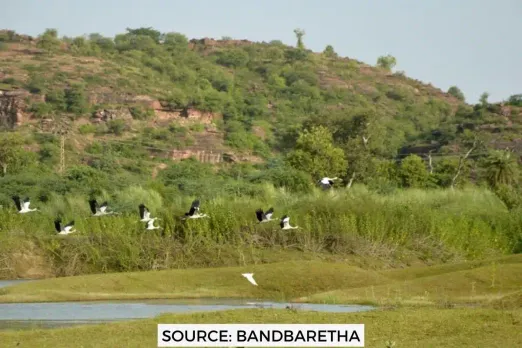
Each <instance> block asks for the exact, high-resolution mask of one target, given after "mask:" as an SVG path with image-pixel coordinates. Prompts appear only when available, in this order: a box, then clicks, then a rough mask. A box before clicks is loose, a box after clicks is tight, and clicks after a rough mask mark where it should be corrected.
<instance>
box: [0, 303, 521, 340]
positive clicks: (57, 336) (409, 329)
mask: <svg viewBox="0 0 522 348" xmlns="http://www.w3.org/2000/svg"><path fill="white" fill-rule="evenodd" d="M158 323H164V324H165V323H178V324H182V323H190V324H199V323H252V324H253V323H303V324H304V323H316V324H320V323H328V324H336V323H339V324H346V323H353V324H355V323H358V324H365V347H392V346H393V347H397V348H399V347H401V348H403V347H404V348H406V347H446V348H451V347H458V348H462V347H470V348H471V347H473V348H477V347H488V348H490V347H499V348H507V347H520V346H521V345H522V311H521V310H502V311H501V310H495V309H466V308H461V309H426V308H421V309H419V308H417V309H396V310H386V311H375V312H366V313H335V314H334V313H314V312H297V313H296V312H293V311H289V310H267V309H248V310H232V311H226V312H211V313H195V314H184V315H162V316H159V317H157V318H154V319H150V320H138V321H132V322H125V323H114V324H104V325H94V326H83V327H76V328H64V329H52V330H32V331H24V332H18V331H3V332H0V340H1V342H2V346H3V347H20V348H23V347H39V348H47V347H48V348H59V347H71V346H75V347H82V348H90V347H93V348H94V347H156V345H157V327H156V325H157V324H158ZM393 343H395V345H392V344H393Z"/></svg>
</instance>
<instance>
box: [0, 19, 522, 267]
mask: <svg viewBox="0 0 522 348" xmlns="http://www.w3.org/2000/svg"><path fill="white" fill-rule="evenodd" d="M296 36H297V38H298V42H297V45H296V47H288V46H285V45H283V44H282V43H281V42H278V41H271V42H269V43H251V42H243V41H235V40H228V39H226V40H218V41H215V40H192V41H190V42H189V41H188V39H187V38H186V37H185V36H184V35H182V34H179V33H160V32H158V31H156V30H154V29H152V28H138V29H127V30H126V33H123V34H120V35H117V36H116V37H114V38H107V37H103V36H102V35H99V34H91V35H89V36H88V37H76V38H68V37H63V38H61V39H60V38H59V37H58V33H57V32H56V31H55V30H47V31H45V33H43V34H42V35H41V36H40V37H39V38H38V39H37V40H36V41H34V40H33V41H31V40H29V39H27V38H26V37H24V36H20V35H18V34H16V33H14V32H10V31H3V32H1V33H0V43H1V46H0V62H1V63H2V65H1V68H0V69H1V73H2V75H1V76H2V80H0V89H2V90H4V91H8V90H19V89H24V90H27V91H28V93H29V94H28V96H27V97H25V98H24V103H25V109H24V113H25V114H26V115H29V116H30V117H29V118H26V119H25V120H24V122H23V123H22V124H21V125H19V126H17V127H11V128H9V127H7V128H6V129H5V130H4V131H2V132H1V133H0V165H1V168H2V171H1V173H0V174H1V177H0V204H1V205H2V206H3V210H2V212H1V214H2V221H1V222H0V224H1V231H0V237H1V238H2V240H3V242H4V243H2V244H1V245H2V248H4V250H7V249H9V250H11V251H13V250H16V248H18V247H19V246H20V244H18V243H29V244H27V245H30V246H27V247H28V248H34V250H39V252H41V253H42V254H44V255H45V257H46V258H47V259H49V258H50V259H52V260H51V261H52V262H53V263H54V265H55V266H56V268H57V271H56V272H55V273H56V274H76V273H79V272H90V271H106V270H134V269H150V268H154V267H171V266H182V265H188V264H190V265H215V264H223V263H227V262H231V263H237V262H239V261H238V260H239V259H240V258H241V257H243V258H244V257H245V256H244V252H245V250H255V249H258V248H263V247H270V248H273V247H277V248H280V247H283V248H290V249H292V248H293V249H296V250H301V251H302V250H307V251H313V252H326V253H333V254H335V253H337V254H343V253H347V252H348V253H356V254H357V253H363V254H364V253H367V255H375V256H376V257H382V258H397V257H398V255H399V254H408V253H414V254H415V257H418V258H420V259H425V260H429V259H437V260H447V259H452V258H476V257H480V256H483V255H486V254H490V253H493V254H494V253H510V252H519V251H520V250H521V244H520V243H521V235H520V231H521V226H520V218H519V217H518V216H519V215H520V214H519V213H520V210H519V209H520V208H519V206H520V204H521V203H522V200H521V198H520V197H521V196H520V194H519V193H520V192H521V191H520V166H519V164H518V156H517V155H516V151H514V150H513V149H512V147H513V144H516V142H515V140H516V139H518V137H519V135H518V134H519V127H520V121H519V118H520V117H518V116H520V114H521V110H522V109H521V108H522V98H521V96H520V95H514V96H511V97H510V98H509V99H508V100H507V101H505V103H504V105H503V106H501V105H497V104H490V103H489V102H488V100H487V99H488V95H487V93H485V94H484V95H483V96H482V98H481V101H480V103H478V104H477V105H468V104H466V103H465V100H464V99H465V98H464V94H463V93H462V92H461V91H460V90H459V89H458V87H456V86H453V87H451V88H450V89H449V90H448V93H443V92H442V91H440V90H437V89H435V88H434V87H432V86H430V85H425V84H422V83H421V82H419V81H416V80H412V79H409V78H407V77H406V76H405V75H404V73H403V72H395V73H392V69H393V67H394V66H395V64H396V59H395V58H394V57H393V56H382V57H380V58H379V59H378V61H377V63H376V67H370V66H368V65H366V64H364V63H361V62H358V61H356V60H353V59H348V58H341V57H338V55H337V54H336V53H335V50H334V48H333V47H332V46H327V47H326V48H325V50H324V52H322V53H314V52H311V51H309V50H307V49H306V47H305V41H306V40H305V37H304V32H303V31H300V30H296ZM143 95H145V96H149V97H150V98H152V100H157V101H159V102H160V104H161V107H162V110H163V111H165V112H174V111H180V110H181V111H183V110H185V111H186V110H189V109H191V110H192V109H194V110H199V111H200V112H208V113H210V114H211V115H213V118H212V123H211V124H203V123H199V122H197V121H196V122H192V123H183V122H180V121H179V119H176V118H174V119H171V120H169V121H168V123H167V124H165V123H162V122H160V121H161V120H159V117H158V114H157V110H155V109H154V108H152V107H151V106H150V105H149V104H143V103H140V102H138V99H139V98H137V96H143ZM129 96H130V97H129ZM506 107H507V108H508V109H507V111H506V109H505V108H506ZM104 110H111V112H113V115H114V117H111V118H109V119H106V120H102V121H100V122H94V116H95V115H98V114H99V113H100V112H105V111H104ZM123 114H125V115H127V116H128V117H127V116H126V117H123V116H122V117H120V116H121V115H123ZM49 124H50V125H51V126H49ZM61 131H65V132H67V138H65V139H66V140H65V141H64V143H63V145H64V146H63V151H62V147H61V145H62V143H61V140H62V138H61V137H60V132H61ZM213 134H218V136H217V137H213ZM205 141H206V142H205ZM499 144H501V145H502V146H503V147H502V149H501V150H498V149H497V148H499V147H500V145H499ZM192 146H199V147H200V148H203V149H204V150H206V151H210V150H213V149H223V151H225V152H228V153H231V154H232V157H233V155H234V154H242V155H247V156H251V157H250V158H252V159H254V158H256V159H261V161H248V160H247V161H244V162H238V161H235V160H234V161H225V162H221V163H218V164H210V163H200V162H198V161H196V160H194V159H188V160H183V161H177V162H173V161H171V160H170V158H169V156H170V153H171V150H173V149H186V148H191V147H192ZM510 146H511V149H510V148H509V147H510ZM505 147H508V149H507V150H504V149H503V148H505ZM62 155H63V156H62ZM62 159H65V160H62ZM62 165H63V167H62ZM322 176H330V177H333V176H338V177H340V178H342V179H343V181H342V182H341V184H340V185H339V186H341V187H342V186H347V188H346V189H340V191H337V193H336V195H337V196H335V195H334V196H329V195H327V194H320V193H318V192H317V191H316V190H315V189H314V188H313V186H314V183H315V182H316V181H317V179H318V178H320V177H322ZM471 186H474V187H475V188H470V187H471ZM466 187H468V188H467V189H466ZM447 188H451V189H455V190H449V191H448V190H444V189H447ZM279 189H281V191H278V190H279ZM358 190H359V191H358ZM361 190H362V192H364V194H363V193H360V192H361ZM404 190H406V191H404ZM408 190H409V191H408ZM423 190H424V191H423ZM488 190H491V191H492V192H493V193H490V191H488ZM13 194H19V195H21V196H26V195H27V196H30V197H32V204H33V205H34V206H39V207H45V208H43V209H44V211H43V212H42V213H40V214H44V215H43V216H46V218H44V219H42V217H41V216H42V215H40V216H39V217H38V216H36V215H33V216H23V217H21V216H15V215H13V208H12V201H11V198H10V197H11V196H12V195H13ZM419 195H420V196H421V197H422V198H419ZM63 196H65V199H63ZM88 197H96V198H98V199H108V200H109V201H110V202H111V204H112V206H113V207H114V209H119V210H120V211H122V212H126V213H128V214H134V216H137V215H136V207H137V204H139V203H141V202H144V203H146V204H148V205H149V206H150V207H151V208H152V209H154V210H155V211H158V213H159V214H160V215H161V216H163V217H164V221H163V222H162V224H163V225H164V226H165V227H166V229H165V231H164V232H163V234H162V235H156V234H153V233H152V234H147V235H146V234H143V233H142V232H140V231H141V229H142V226H141V225H136V224H135V223H134V221H135V220H136V219H135V217H126V216H122V217H113V218H108V219H107V220H103V221H106V222H100V221H101V220H100V221H95V220H88V219H85V220H82V219H80V217H81V216H87V215H88V211H87V207H88V206H87V204H86V201H87V198H88ZM194 197H198V198H200V199H202V202H203V208H202V209H204V210H208V213H209V214H210V215H211V219H210V220H208V221H207V222H196V224H195V227H187V226H185V225H182V224H180V223H179V221H177V220H176V219H175V218H174V217H173V214H177V215H179V214H182V213H183V212H184V210H185V209H187V208H188V204H189V203H190V200H191V199H192V198H194ZM225 203H226V204H225ZM268 205H274V208H276V212H277V214H276V215H278V214H283V213H285V212H288V213H289V214H291V216H292V222H293V223H294V224H297V225H299V226H302V227H303V229H302V231H301V232H296V233H294V234H288V235H286V234H285V235H283V234H281V233H280V232H279V231H277V228H276V227H275V228H271V227H263V228H261V230H258V227H257V226H254V225H255V221H254V215H253V211H254V210H255V209H256V208H258V207H264V208H267V207H268ZM57 215H62V216H64V219H65V218H71V219H76V221H77V224H78V229H79V230H80V231H82V230H83V231H84V232H85V233H87V235H90V237H89V238H88V239H87V244H81V245H82V246H81V248H80V246H79V245H77V244H75V242H74V241H72V242H69V241H55V240H53V241H49V240H48V239H47V236H49V235H52V224H51V222H52V219H53V218H54V217H55V216H57ZM105 224H107V225H105ZM20 233H22V234H23V235H24V236H26V237H28V238H25V237H24V238H22V239H20V240H19V239H17V238H18V237H16V236H19V235H20ZM171 237H174V238H171ZM254 237H255V238H254ZM256 238H257V239H256ZM73 240H74V239H73ZM165 240H168V242H166V241H165ZM29 241H30V242H29ZM220 245H221V246H228V247H231V248H232V249H233V250H234V251H233V252H232V254H233V256H232V257H231V259H232V260H233V261H225V260H217V259H216V258H214V259H205V257H203V256H201V255H205V254H204V253H203V251H204V250H211V249H212V248H214V249H212V250H216V249H215V248H216V247H217V246H220ZM245 248H246V249H245ZM195 250H197V251H198V252H199V254H198V257H197V258H196V257H195V256H194V255H195ZM387 253H388V255H386V254H387ZM389 253H391V254H393V257H390V255H389ZM73 255H75V256H74V257H73ZM172 255H176V256H175V257H172ZM252 255H253V254H252ZM252 258H255V257H253V256H252ZM196 259H197V260H196ZM218 259H219V258H218ZM2 260H3V262H4V263H8V262H14V261H12V259H11V258H4V259H2ZM2 260H0V261H2ZM158 264H160V265H158ZM0 266H1V265H0ZM5 267H6V269H9V270H11V271H12V269H13V267H12V265H11V266H10V265H6V266H5ZM0 268H1V267H0ZM11 271H10V272H11Z"/></svg>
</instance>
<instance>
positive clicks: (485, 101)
mask: <svg viewBox="0 0 522 348" xmlns="http://www.w3.org/2000/svg"><path fill="white" fill-rule="evenodd" d="M488 98H489V93H488V92H484V93H482V94H481V95H480V99H479V102H480V105H481V106H482V107H483V108H485V107H487V106H488V104H489V103H488Z"/></svg>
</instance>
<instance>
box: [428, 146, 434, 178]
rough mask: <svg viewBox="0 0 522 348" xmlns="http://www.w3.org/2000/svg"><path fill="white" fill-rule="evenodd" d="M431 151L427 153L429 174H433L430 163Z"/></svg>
mask: <svg viewBox="0 0 522 348" xmlns="http://www.w3.org/2000/svg"><path fill="white" fill-rule="evenodd" d="M432 151H433V150H430V151H429V152H428V165H429V167H430V174H433V163H432V161H431V152H432Z"/></svg>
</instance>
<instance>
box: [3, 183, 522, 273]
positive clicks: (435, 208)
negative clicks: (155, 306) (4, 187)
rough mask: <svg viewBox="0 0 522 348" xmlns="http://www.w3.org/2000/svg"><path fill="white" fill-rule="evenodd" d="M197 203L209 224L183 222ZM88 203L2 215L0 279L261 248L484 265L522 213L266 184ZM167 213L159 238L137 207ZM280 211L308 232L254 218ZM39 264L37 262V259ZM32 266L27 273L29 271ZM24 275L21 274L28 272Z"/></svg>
mask: <svg viewBox="0 0 522 348" xmlns="http://www.w3.org/2000/svg"><path fill="white" fill-rule="evenodd" d="M194 198H199V199H200V200H201V211H202V212H205V213H207V214H209V215H210V218H208V219H199V220H189V221H182V220H181V219H180V218H181V216H183V214H184V213H185V212H186V211H187V210H188V208H189V207H190V203H191V201H192V200H193V199H194ZM87 199H88V197H80V196H70V197H62V196H51V198H50V199H49V201H48V202H46V203H45V204H44V203H34V205H35V206H37V207H39V208H40V209H41V211H40V212H36V213H31V214H25V215H20V214H17V213H16V212H15V211H14V208H12V207H3V209H2V210H0V255H1V256H0V276H3V277H12V276H16V275H17V273H18V274H19V273H20V271H17V267H18V269H19V268H20V267H21V266H15V265H19V264H20V261H19V260H20V259H24V260H26V261H25V263H26V264H31V260H30V258H31V257H32V258H37V259H38V262H37V263H38V264H40V267H44V266H42V265H45V267H47V273H50V274H51V275H74V274H81V273H92V272H108V271H131V270H150V269H162V268H172V267H198V266H218V265H232V264H241V263H243V264H244V263H248V262H263V260H264V259H265V256H266V253H263V251H267V250H268V251H270V250H279V251H280V250H286V251H302V252H317V253H326V254H332V255H338V256H339V257H342V256H343V255H349V254H351V255H360V256H367V257H374V258H378V259H383V260H389V261H390V262H393V261H397V260H401V259H403V258H407V257H411V256H412V255H413V256H415V257H416V258H417V259H421V260H425V261H430V260H431V261H446V260H451V259H479V258H483V257H489V256H493V255H499V254H508V253H513V252H519V251H520V250H521V246H522V243H521V240H522V233H521V231H522V215H520V213H519V212H516V211H508V210H507V209H506V207H505V206H504V204H503V203H502V202H501V201H500V200H499V199H498V198H497V197H496V196H495V195H494V194H493V193H491V192H489V191H487V190H480V189H476V188H475V189H466V190H455V191H453V190H433V191H422V190H405V191H398V192H396V193H394V194H392V195H379V194H377V193H374V192H370V191H368V190H366V188H365V187H361V186H355V187H353V188H352V189H350V190H345V189H336V190H335V191H328V192H323V191H320V190H315V191H313V192H311V193H310V194H302V195H296V194H291V193H289V192H286V191H285V190H283V189H274V188H273V187H271V186H266V187H265V189H264V191H263V194H262V195H260V197H259V199H252V198H247V197H235V196H229V197H217V198H213V199H209V200H206V199H205V197H187V196H175V197H162V196H161V195H160V194H159V193H158V192H156V191H153V190H146V189H143V188H140V187H129V188H127V189H125V190H123V191H121V192H119V193H118V194H116V195H115V196H114V197H112V198H111V197H108V196H107V195H106V194H105V193H102V194H101V196H100V197H99V199H100V200H102V199H110V200H109V202H110V208H112V209H114V210H117V211H119V212H121V215H117V216H106V217H90V216H89V215H90V212H89V206H88V204H87ZM142 202H143V203H145V204H146V205H147V206H148V207H149V209H150V210H151V211H152V214H153V215H154V216H159V217H160V218H161V220H159V222H158V223H159V224H160V225H161V226H162V227H163V228H164V229H163V230H161V231H157V230H156V231H147V230H145V226H144V224H143V223H141V222H139V216H138V204H139V203H142ZM270 206H273V207H274V209H275V213H274V216H275V217H276V218H279V217H281V216H283V215H284V214H288V215H289V216H290V217H291V223H292V224H293V225H298V226H299V227H300V229H297V230H288V231H282V230H281V229H280V228H279V225H278V221H274V222H269V223H263V224H258V223H257V220H256V218H255V214H254V211H255V210H256V209H257V208H263V209H267V208H269V207H270ZM58 215H59V216H62V221H63V222H64V223H65V222H68V221H69V220H75V223H76V228H77V229H78V231H80V232H79V233H78V234H75V235H69V236H57V235H56V233H55V231H54V227H53V220H54V218H55V216H58ZM34 262H36V261H34ZM27 267H28V266H27ZM22 268H23V267H22Z"/></svg>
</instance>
